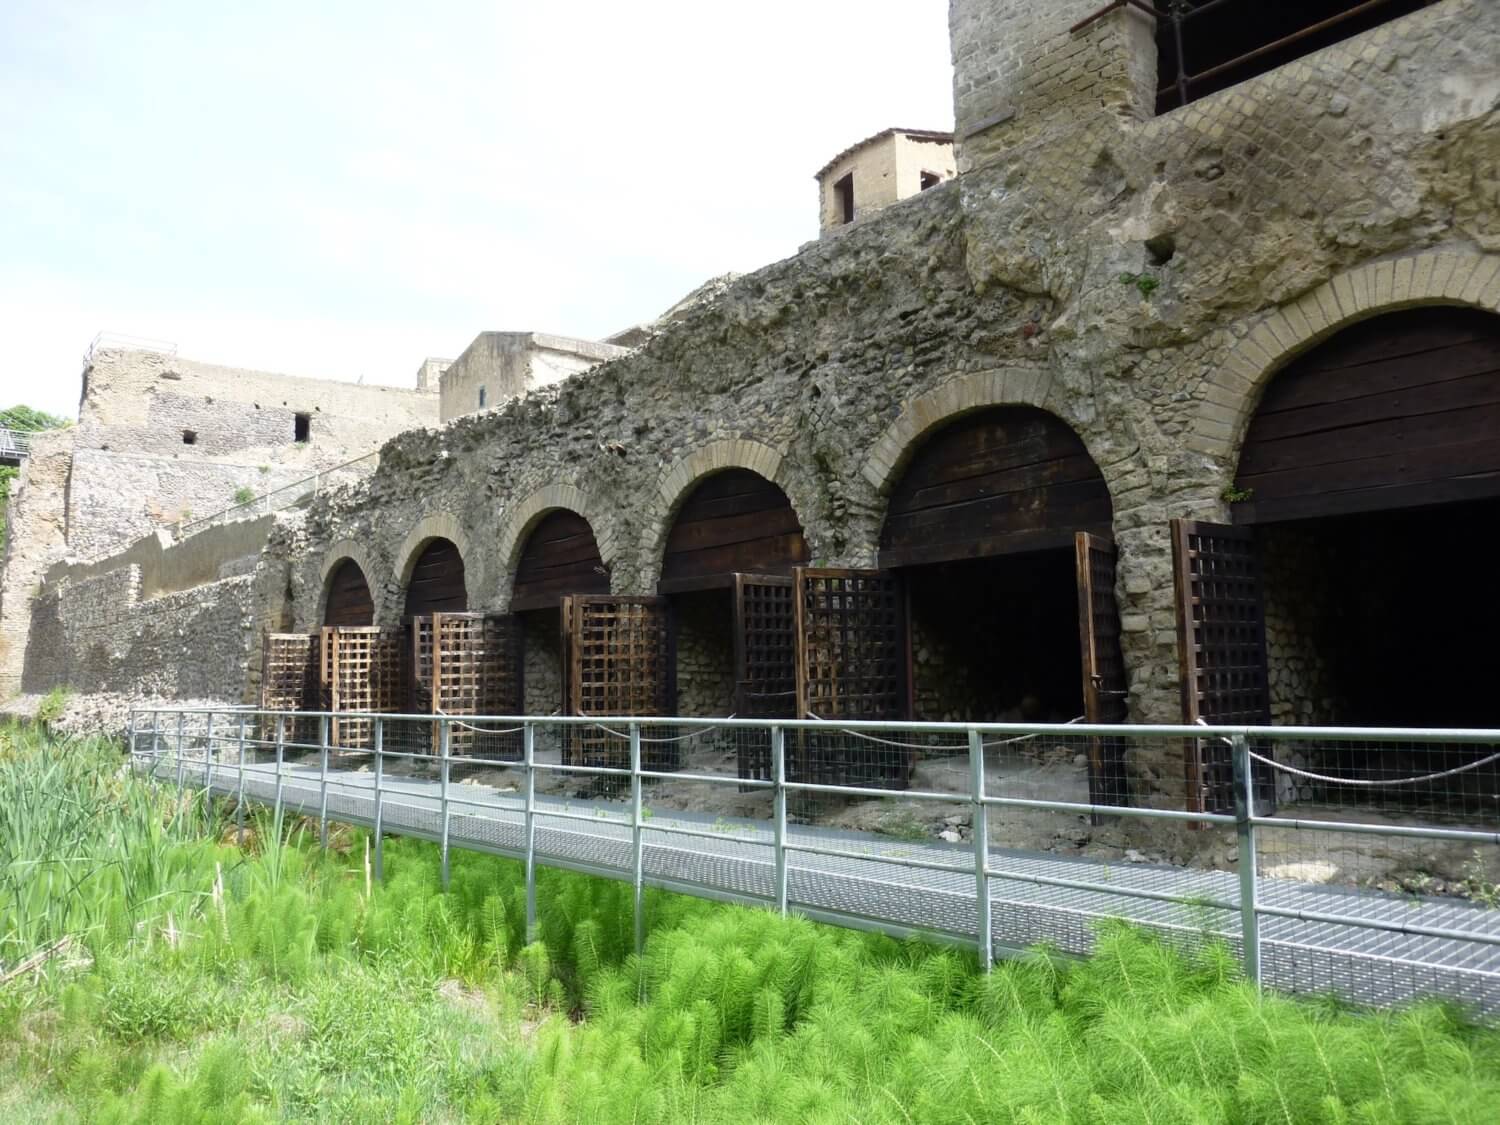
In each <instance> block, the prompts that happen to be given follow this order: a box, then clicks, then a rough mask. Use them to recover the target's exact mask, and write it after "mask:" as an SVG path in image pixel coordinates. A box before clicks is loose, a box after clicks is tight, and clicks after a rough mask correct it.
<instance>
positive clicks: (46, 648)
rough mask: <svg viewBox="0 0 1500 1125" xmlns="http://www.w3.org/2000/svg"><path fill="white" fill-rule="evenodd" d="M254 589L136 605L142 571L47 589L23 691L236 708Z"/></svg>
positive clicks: (232, 582)
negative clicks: (218, 702) (217, 702)
mask: <svg viewBox="0 0 1500 1125" xmlns="http://www.w3.org/2000/svg"><path fill="white" fill-rule="evenodd" d="M253 586H254V579H253V578H252V577H249V576H244V577H238V578H229V579H225V580H223V581H220V582H213V583H209V584H207V585H204V586H199V587H197V588H195V589H192V590H188V591H183V592H181V593H176V594H167V595H164V596H162V597H159V598H153V599H151V600H149V601H142V600H141V599H140V569H139V568H138V567H136V566H125V567H121V568H118V569H115V570H112V571H109V572H108V573H105V574H102V575H99V576H98V577H94V578H86V579H83V580H81V581H78V582H69V583H65V584H62V585H59V586H56V587H54V588H52V589H49V590H48V591H47V592H46V593H44V594H43V595H42V596H41V597H40V598H38V600H37V602H38V604H37V607H36V609H35V611H34V613H33V620H34V621H36V623H37V630H36V641H35V643H34V644H33V645H32V646H31V647H30V649H29V650H28V657H27V663H26V669H25V673H24V675H23V682H22V689H23V690H25V691H35V692H45V691H47V690H50V689H51V688H53V687H57V686H66V687H69V688H71V689H73V690H75V691H79V692H124V693H134V694H140V695H159V696H163V697H165V698H169V699H201V698H214V699H226V700H238V699H239V698H241V696H242V694H243V692H244V685H245V682H246V664H247V660H248V658H249V653H250V647H251V644H250V642H251V635H252V630H253V626H254V623H255V618H254V611H253V600H254V599H253Z"/></svg>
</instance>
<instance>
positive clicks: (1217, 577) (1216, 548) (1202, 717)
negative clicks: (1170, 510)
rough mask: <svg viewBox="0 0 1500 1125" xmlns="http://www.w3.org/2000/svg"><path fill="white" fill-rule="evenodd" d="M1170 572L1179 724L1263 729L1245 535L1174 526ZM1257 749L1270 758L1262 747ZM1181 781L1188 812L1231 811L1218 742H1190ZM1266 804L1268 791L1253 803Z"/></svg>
mask: <svg viewBox="0 0 1500 1125" xmlns="http://www.w3.org/2000/svg"><path fill="white" fill-rule="evenodd" d="M1172 568H1173V577H1174V581H1175V586H1176V592H1177V603H1178V609H1177V633H1178V635H1177V652H1178V659H1179V661H1180V663H1181V673H1182V718H1183V721H1184V722H1185V723H1198V722H1200V721H1201V722H1205V723H1213V724H1217V725H1222V726H1265V725H1269V723H1270V721H1271V704H1270V691H1269V687H1268V683H1267V675H1266V624H1265V616H1264V612H1263V610H1262V606H1261V586H1260V567H1259V565H1258V561H1257V559H1256V554H1255V541H1254V537H1253V535H1252V533H1251V531H1250V529H1249V528H1245V527H1232V526H1228V525H1223V524H1212V523H1198V522H1196V521H1193V520H1173V521H1172ZM1256 749H1257V751H1258V752H1259V753H1261V754H1264V755H1267V756H1269V755H1270V753H1271V748H1270V746H1269V744H1266V745H1262V746H1258V747H1256ZM1185 779H1186V785H1187V805H1188V808H1190V809H1192V810H1194V811H1207V812H1231V811H1233V809H1234V771H1233V762H1232V759H1231V756H1230V748H1229V746H1227V745H1225V744H1224V742H1223V740H1222V739H1213V738H1196V739H1190V740H1189V743H1188V747H1187V752H1186V755H1185ZM1272 796H1273V793H1272V792H1271V790H1270V789H1269V788H1267V790H1266V791H1265V792H1263V793H1257V803H1258V804H1260V803H1264V804H1269V803H1270V801H1271V799H1272Z"/></svg>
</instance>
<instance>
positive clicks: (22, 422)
mask: <svg viewBox="0 0 1500 1125" xmlns="http://www.w3.org/2000/svg"><path fill="white" fill-rule="evenodd" d="M68 425H71V423H70V422H69V421H68V420H67V419H66V418H59V417H58V416H57V415H55V414H48V413H47V412H46V411H45V410H37V409H35V408H33V407H30V406H21V405H19V404H18V405H16V406H12V407H10V408H9V409H7V410H0V429H6V430H22V431H24V432H26V433H31V434H34V433H40V432H41V431H42V430H60V429H62V428H63V427H64V426H68Z"/></svg>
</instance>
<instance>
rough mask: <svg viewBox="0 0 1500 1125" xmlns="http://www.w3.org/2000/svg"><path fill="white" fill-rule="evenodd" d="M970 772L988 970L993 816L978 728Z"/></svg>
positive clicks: (977, 892)
mask: <svg viewBox="0 0 1500 1125" xmlns="http://www.w3.org/2000/svg"><path fill="white" fill-rule="evenodd" d="M969 775H970V778H971V782H970V786H971V792H972V794H973V796H972V799H973V802H974V813H973V815H972V817H970V830H969V835H970V836H971V837H973V844H974V907H975V910H976V911H977V912H978V922H979V930H978V935H977V937H978V945H979V966H980V968H982V969H983V970H984V971H985V972H989V971H990V967H991V966H992V965H993V964H994V960H995V952H994V950H995V945H994V941H993V940H992V937H991V925H992V922H993V919H992V918H991V914H990V823H989V820H990V818H989V806H988V805H986V804H985V803H984V736H983V735H981V734H980V733H979V732H978V731H977V730H971V731H969Z"/></svg>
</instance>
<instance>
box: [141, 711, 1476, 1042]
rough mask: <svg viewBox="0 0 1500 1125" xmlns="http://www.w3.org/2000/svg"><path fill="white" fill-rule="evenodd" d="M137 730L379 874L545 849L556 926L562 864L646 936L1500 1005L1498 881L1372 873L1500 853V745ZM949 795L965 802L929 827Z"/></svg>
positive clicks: (317, 717) (952, 727)
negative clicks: (1170, 944) (1119, 970)
mask: <svg viewBox="0 0 1500 1125" xmlns="http://www.w3.org/2000/svg"><path fill="white" fill-rule="evenodd" d="M1204 739H1212V740H1217V741H1218V743H1219V744H1220V745H1221V746H1224V747H1227V749H1228V752H1229V754H1230V756H1231V759H1232V764H1233V775H1234V793H1235V800H1234V807H1233V811H1230V812H1206V811H1189V810H1188V809H1187V808H1186V807H1185V802H1184V801H1183V797H1184V793H1183V792H1182V790H1181V788H1180V786H1181V785H1182V780H1181V779H1182V775H1181V772H1180V763H1181V761H1182V760H1183V752H1184V747H1186V746H1188V745H1191V744H1193V743H1195V742H1197V741H1198V740H1204ZM129 742H130V751H131V755H132V762H133V764H134V766H135V767H136V768H137V769H138V770H141V771H143V772H145V773H147V774H149V775H150V776H152V777H154V778H158V779H166V780H171V781H172V782H174V783H175V784H176V785H177V786H179V787H183V788H193V789H201V790H202V791H203V793H204V794H205V795H208V796H212V795H219V796H228V797H233V798H235V799H236V804H235V809H236V817H237V818H238V819H239V822H240V824H241V826H242V827H243V821H244V816H245V810H246V808H247V806H248V805H250V804H252V803H259V804H262V805H264V806H267V807H269V808H272V809H274V810H275V812H276V814H277V815H278V817H279V816H280V815H281V814H283V813H284V812H286V811H292V812H300V813H302V814H304V815H306V816H308V817H313V816H315V817H316V819H317V823H318V829H319V837H320V840H321V841H322V842H323V843H324V844H325V845H326V844H327V840H328V825H329V822H330V820H336V821H343V822H347V823H355V824H362V825H366V826H368V827H370V828H371V829H373V831H374V838H373V847H374V871H375V873H376V875H377V877H379V876H381V874H382V873H383V865H384V864H383V844H384V838H385V836H386V835H387V834H400V835H409V836H415V837H419V838H424V839H429V840H433V841H434V842H436V843H437V844H438V845H439V848H440V852H441V869H442V873H443V879H444V883H445V885H446V882H447V878H448V871H449V852H450V849H451V848H452V847H455V846H457V847H465V848H471V849H475V850H480V851H488V852H492V853H495V854H499V855H505V856H510V857H513V858H516V859H519V860H521V861H522V862H523V863H524V865H525V879H526V899H527V911H526V915H527V917H526V921H527V927H528V932H529V933H530V934H532V935H534V934H535V932H536V918H537V914H536V911H537V907H536V869H537V867H538V865H547V866H556V867H562V868H568V869H572V870H577V871H583V872H586V873H589V874H594V875H601V876H605V877H610V878H616V879H623V880H626V881H628V882H630V883H631V884H632V885H633V887H634V889H635V926H636V940H637V945H638V946H639V944H640V942H641V941H642V940H643V935H644V933H645V917H644V910H645V905H644V899H643V894H644V889H645V888H646V887H647V886H655V887H662V888H666V889H670V890H674V891H679V892H684V893H688V894H693V895H698V896H700V897H707V898H713V899H720V900H727V901H734V902H742V903H752V904H761V905H766V906H769V907H771V908H773V909H776V910H778V911H780V912H781V913H783V914H785V913H788V912H789V911H796V912H798V913H801V914H805V915H807V916H809V917H812V918H814V919H815V920H819V921H824V922H831V923H834V924H837V925H843V926H851V927H856V928H863V929H869V930H876V931H881V932H886V933H890V934H894V935H900V936H908V935H913V934H920V935H925V936H929V937H933V938H937V939H940V940H947V941H952V942H957V943H960V944H966V945H970V946H972V947H973V948H974V949H975V950H976V951H977V953H978V955H979V958H980V961H981V963H982V964H983V965H984V967H985V968H988V967H989V966H990V964H991V963H992V960H993V958H994V957H995V956H996V955H997V954H999V955H1008V954H1011V953H1015V952H1018V951H1020V950H1023V949H1025V948H1028V947H1031V946H1033V945H1035V944H1037V943H1038V942H1048V943H1051V944H1052V945H1054V946H1056V947H1057V948H1059V949H1061V950H1062V951H1064V952H1071V953H1078V954H1085V953H1087V952H1088V950H1089V948H1090V947H1091V943H1092V924H1093V923H1094V922H1095V921H1097V920H1099V919H1102V918H1107V917H1123V918H1126V919H1129V920H1132V921H1134V922H1136V923H1137V924H1140V925H1142V926H1145V927H1146V928H1148V929H1150V930H1152V931H1153V932H1156V933H1158V934H1160V935H1162V936H1163V937H1165V938H1167V939H1168V940H1171V941H1174V942H1190V943H1191V942H1198V941H1203V940H1216V941H1223V942H1225V943H1226V944H1228V945H1229V946H1230V947H1231V948H1233V949H1234V950H1235V951H1236V952H1237V953H1238V955H1239V957H1240V960H1241V963H1242V965H1243V968H1244V971H1245V973H1246V975H1247V977H1249V979H1251V980H1253V981H1255V982H1257V983H1261V982H1265V983H1267V984H1270V985H1274V986H1276V987H1280V988H1284V989H1288V990H1293V991H1326V990H1329V989H1334V990H1337V991H1339V992H1340V993H1342V994H1343V995H1345V996H1346V997H1348V998H1350V999H1353V1000H1356V1001H1360V1002H1366V1003H1377V1004H1389V1003H1401V1002H1406V1001H1409V1000H1412V999H1415V998H1417V997H1419V996H1423V995H1427V994H1437V995H1442V996H1446V997H1449V998H1451V999H1454V1000H1456V1001H1458V1002H1460V1003H1463V1004H1466V1005H1469V1006H1470V1007H1471V1008H1472V1009H1474V1010H1475V1011H1477V1012H1478V1013H1479V1014H1480V1015H1481V1016H1482V1017H1483V1018H1486V1019H1494V1018H1497V1017H1500V909H1496V907H1497V906H1500V887H1497V886H1496V884H1495V883H1493V882H1490V881H1489V880H1488V876H1487V875H1485V874H1484V870H1483V869H1481V870H1479V871H1478V872H1473V871H1469V872H1467V873H1461V872H1460V871H1459V870H1458V869H1457V868H1454V869H1452V870H1449V871H1448V874H1447V877H1446V879H1443V878H1435V881H1434V882H1433V883H1432V884H1430V885H1423V884H1418V885H1403V884H1402V883H1401V882H1400V878H1397V877H1396V876H1392V878H1396V881H1395V882H1392V881H1391V879H1390V878H1386V877H1384V876H1379V875H1372V874H1371V871H1373V870H1375V869H1374V868H1371V869H1370V871H1362V865H1364V864H1387V865H1388V866H1389V864H1390V863H1391V862H1394V861H1393V860H1392V857H1393V856H1400V855H1407V854H1409V855H1410V856H1411V857H1415V859H1416V860H1417V861H1420V862H1423V863H1428V864H1437V863H1439V857H1441V856H1443V855H1448V854H1449V853H1451V852H1452V850H1453V849H1461V850H1463V851H1465V852H1467V851H1472V852H1473V854H1474V858H1475V861H1476V862H1479V861H1480V860H1481V858H1482V859H1483V861H1484V862H1486V863H1487V862H1490V861H1491V860H1500V850H1497V849H1500V792H1497V784H1500V774H1497V772H1496V771H1497V769H1500V767H1497V765H1496V763H1497V761H1500V731H1495V730H1441V731H1431V730H1428V731H1413V730H1394V729H1385V728H1368V729H1361V728H1329V729H1321V728H1282V727H1276V728H1209V727H1201V726H1199V727H1192V726H1094V725H1085V724H1069V725H1065V726H1056V725H1052V726H1049V725H1026V724H951V723H872V722H838V723H832V722H822V721H816V720H802V721H797V720H780V721H774V720H773V721H762V720H750V719H696V718H692V719H690V718H659V719H658V718H652V719H642V718H618V719H599V718H581V717H529V716H523V717H493V718H488V717H487V718H475V717H464V718H456V717H451V716H443V715H394V714H362V715H355V714H350V713H332V712H308V713H288V712H272V711H259V710H254V709H235V710H218V711H214V710H203V709H153V710H141V711H136V712H133V713H132V715H131V718H130V726H129ZM1100 753H1108V754H1114V755H1115V756H1116V757H1117V758H1118V759H1119V760H1120V761H1121V762H1122V763H1124V765H1125V766H1126V768H1127V771H1128V773H1129V774H1130V776H1131V777H1132V779H1133V780H1132V785H1131V788H1132V794H1131V795H1130V796H1129V797H1124V796H1122V797H1121V800H1122V803H1120V804H1098V803H1096V802H1094V801H1091V800H1090V799H1089V798H1088V788H1087V773H1088V765H1087V763H1088V761H1090V760H1097V758H1098V755H1099V754H1100ZM882 755H886V756H892V757H891V758H890V760H888V761H883V762H882V761H876V760H875V759H877V758H880V757H881V756H882ZM747 761H757V762H760V763H762V765H761V766H760V767H756V768H752V769H749V770H747V769H746V768H745V766H744V763H745V762H747ZM891 761H895V762H898V763H900V765H901V768H900V769H898V770H896V771H894V772H893V771H892V770H891V768H890V764H891ZM1173 761H1175V762H1177V763H1178V764H1179V770H1178V772H1176V773H1175V774H1174V773H1173V772H1172V771H1171V770H1170V769H1168V768H1164V766H1170V764H1171V763H1172V762H1173ZM1414 761H1416V762H1418V763H1419V764H1420V763H1425V764H1427V765H1429V766H1433V767H1435V768H1432V769H1428V770H1425V771H1422V772H1419V773H1416V774H1413V773H1411V772H1410V771H1411V764H1412V762H1414ZM732 763H733V764H732ZM902 770H905V771H906V772H905V780H906V784H908V785H909V786H910V787H909V788H900V789H893V788H891V787H890V784H891V782H890V780H889V779H890V778H892V777H893V776H901V773H902ZM1173 777H1175V778H1176V779H1177V780H1176V781H1175V782H1174V781H1172V780H1171V779H1172V778H1173ZM869 778H884V779H886V780H885V781H884V782H883V783H875V784H870V783H864V782H865V781H866V779H869ZM1049 778H1050V779H1051V780H1047V779H1049ZM1039 779H1040V780H1039ZM897 783H898V784H899V782H897ZM1278 794H1279V796H1278ZM648 796H649V797H650V802H649V804H648V801H647V798H648ZM1272 800H1279V802H1280V804H1279V805H1278V806H1277V807H1276V808H1274V809H1273V808H1271V807H1270V802H1271V801H1272ZM924 805H933V806H937V807H938V810H939V812H942V811H945V810H947V809H955V810H958V811H957V812H956V813H950V814H949V815H948V816H947V817H946V818H944V819H943V820H941V821H937V822H935V824H940V825H946V826H947V827H944V828H942V829H941V830H929V828H927V827H925V826H924V825H923V823H922V822H921V820H920V816H919V815H918V814H914V813H913V812H912V811H911V810H913V809H917V808H920V807H922V806H924ZM876 814H878V815H876ZM710 817H712V819H710ZM914 817H915V818H916V819H912V818H914ZM903 818H906V819H903ZM965 822H967V836H968V839H967V840H964V839H963V836H964V831H965ZM1153 840H1154V841H1155V842H1156V844H1158V845H1160V846H1161V847H1162V848H1163V849H1164V854H1163V856H1162V857H1161V858H1160V859H1159V860H1153V859H1152V858H1151V857H1149V856H1145V855H1141V854H1139V849H1141V848H1149V847H1152V846H1153V844H1152V841H1153ZM1048 841H1053V842H1052V843H1049V842H1048ZM1085 841H1087V842H1085ZM1091 847H1094V848H1095V851H1093V852H1091V851H1090V848H1091ZM1403 849H1405V851H1403ZM1122 852H1123V858H1122V855H1121V853H1122ZM1132 852H1136V853H1138V854H1136V855H1135V856H1132V855H1131V853H1132ZM1165 852H1176V853H1179V854H1174V855H1172V857H1171V858H1170V859H1168V858H1167V857H1166V855H1165ZM1184 856H1186V857H1187V858H1184ZM1331 857H1337V858H1338V861H1339V865H1342V869H1341V870H1340V871H1337V872H1334V873H1330V871H1329V870H1328V868H1329V867H1333V866H1336V865H1334V864H1333V863H1332V862H1331ZM1444 862H1446V861H1444ZM1398 868H1399V864H1398ZM1387 874H1389V872H1388V873H1387ZM1398 874H1399V872H1398ZM1401 878H1405V876H1401Z"/></svg>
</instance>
